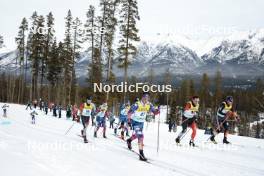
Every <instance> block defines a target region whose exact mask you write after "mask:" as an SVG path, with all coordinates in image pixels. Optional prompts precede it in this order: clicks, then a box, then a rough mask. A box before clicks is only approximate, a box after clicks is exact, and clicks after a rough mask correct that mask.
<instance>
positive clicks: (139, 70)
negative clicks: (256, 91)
mask: <svg viewBox="0 0 264 176" xmlns="http://www.w3.org/2000/svg"><path fill="white" fill-rule="evenodd" d="M137 47H138V53H137V55H136V56H135V57H134V59H133V60H132V61H131V65H130V66H129V73H130V75H135V76H146V75H147V74H148V73H149V71H150V69H151V68H152V69H153V70H154V72H155V75H158V74H161V73H164V72H165V71H166V70H168V69H170V72H171V73H172V74H181V75H183V74H202V73H205V72H206V73H208V74H214V73H215V71H216V70H217V69H220V70H221V71H222V73H223V75H224V76H230V75H232V77H234V76H235V77H236V76H239V75H252V76H261V75H264V29H260V30H256V31H250V32H235V33H233V34H232V35H229V36H222V37H219V36H218V37H213V38H210V39H208V40H192V39H190V38H188V37H186V36H180V35H166V36H162V35H158V36H157V38H155V39H153V38H152V39H145V40H142V41H141V42H140V43H139V45H138V46H137ZM1 50H3V49H1ZM1 50H0V66H1V70H14V69H15V68H16V67H17V65H15V63H16V62H15V60H16V52H15V51H4V52H1ZM115 53H116V54H115V55H116V57H115V59H114V66H113V68H114V73H115V74H116V76H123V70H122V69H120V68H118V62H117V61H118V54H117V52H115ZM90 55H91V54H90V52H89V51H84V52H82V53H81V57H80V58H79V59H78V60H77V61H76V65H75V68H76V73H77V75H78V76H79V77H83V76H86V75H87V65H88V64H89V63H90V59H91V57H90ZM103 64H105V65H106V62H103Z"/></svg>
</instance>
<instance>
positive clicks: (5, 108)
mask: <svg viewBox="0 0 264 176" xmlns="http://www.w3.org/2000/svg"><path fill="white" fill-rule="evenodd" d="M7 108H9V105H7V104H4V105H3V106H2V109H3V117H7V115H6V114H7Z"/></svg>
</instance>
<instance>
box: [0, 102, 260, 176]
mask: <svg viewBox="0 0 264 176" xmlns="http://www.w3.org/2000/svg"><path fill="white" fill-rule="evenodd" d="M1 105H2V104H1V103H0V106H1ZM29 113H30V111H27V110H25V106H21V105H15V104H10V108H9V109H8V118H7V119H8V120H9V121H10V122H11V124H8V125H1V124H0V155H1V157H3V158H5V159H4V160H2V161H0V165H1V166H3V169H2V172H1V170H0V173H3V175H5V176H13V175H19V174H20V175H22V176H24V175H25V176H33V175H39V176H44V175H45V176H65V175H67V176H78V175H83V174H84V173H87V174H89V175H99V176H103V175H105V174H106V173H107V175H108V176H116V175H123V174H122V173H126V175H128V176H130V175H139V174H142V173H144V174H146V173H148V174H147V175H153V176H160V175H163V176H208V175H209V176H211V175H212V176H221V175H222V174H223V173H227V172H228V174H229V175H239V176H240V175H241V176H253V175H254V176H255V175H256V176H262V175H264V169H263V166H262V165H261V162H262V161H263V160H264V150H263V148H264V147H263V146H264V142H263V140H255V139H252V138H243V137H237V136H232V137H231V140H234V142H236V143H237V145H236V144H234V146H233V147H236V149H237V150H234V151H225V150H224V149H223V150H212V149H206V148H200V147H198V148H190V147H189V148H188V147H176V145H175V141H174V140H175V137H176V135H177V134H178V132H179V131H180V130H178V132H177V133H168V132H167V126H166V125H163V124H162V125H161V128H160V130H161V138H162V140H161V144H160V145H161V147H160V151H159V155H157V153H156V138H157V136H156V135H157V128H156V127H157V124H156V123H149V124H148V126H147V128H146V129H145V155H146V157H147V158H149V160H150V162H151V163H150V164H149V163H146V162H142V161H139V160H138V155H137V154H135V153H133V152H130V151H128V149H127V148H126V147H127V146H126V142H125V141H122V140H121V139H119V138H118V137H116V136H114V135H111V134H112V133H113V130H112V129H109V128H108V129H107V137H108V138H107V139H104V138H102V130H100V131H99V132H98V138H94V137H93V130H94V127H92V126H91V124H90V127H89V128H88V129H87V134H88V141H89V143H88V144H84V143H83V140H82V138H80V137H78V136H77V135H76V134H80V130H81V129H82V125H81V124H80V123H76V124H75V125H74V126H73V128H72V129H71V131H70V132H69V133H68V134H67V135H65V132H66V131H67V129H68V128H69V127H70V126H71V125H72V124H73V122H72V121H71V120H66V119H65V118H62V119H58V118H54V117H52V116H51V115H47V116H46V115H44V112H40V111H39V115H38V116H37V117H36V125H32V124H31V123H30V122H31V118H30V115H29ZM64 113H65V112H63V116H65V115H64ZM49 114H50V112H49ZM0 120H1V118H0ZM107 125H108V124H107ZM179 129H180V128H179ZM189 135H190V134H187V135H186V136H189ZM197 136H198V137H197V138H199V140H197V144H198V146H199V145H201V144H202V141H205V140H206V139H207V138H208V136H206V135H203V132H202V131H199V132H198V134H197ZM185 138H186V139H184V140H183V141H182V143H183V144H185V143H186V144H187V143H188V137H185ZM220 139H221V136H218V137H217V140H219V141H220ZM240 141H241V144H240ZM247 141H252V142H253V143H250V145H247ZM30 142H33V143H34V142H36V143H40V144H44V145H45V144H46V143H48V144H49V143H54V142H61V143H63V144H73V145H76V146H77V145H78V146H80V147H83V148H81V149H77V148H74V149H71V150H49V149H48V150H45V149H43V150H38V149H37V148H29V146H28V145H29V143H30ZM1 144H2V145H1ZM217 145H219V146H223V145H220V144H217ZM205 146H207V145H205ZM166 147H168V148H166ZM133 148H134V149H135V150H137V142H136V140H135V141H134V142H133ZM11 168H14V169H11ZM128 170H131V171H128ZM119 172H120V173H119ZM1 175H2V174H1Z"/></svg>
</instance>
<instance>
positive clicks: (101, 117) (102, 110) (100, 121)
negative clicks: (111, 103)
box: [94, 103, 109, 138]
mask: <svg viewBox="0 0 264 176" xmlns="http://www.w3.org/2000/svg"><path fill="white" fill-rule="evenodd" d="M107 109H108V106H107V103H103V104H102V105H101V106H99V112H97V113H96V116H95V117H96V126H95V128H94V137H97V131H98V130H99V129H100V127H101V128H103V137H104V138H106V118H108V117H109V113H108V112H107Z"/></svg>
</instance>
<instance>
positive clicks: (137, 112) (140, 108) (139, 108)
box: [127, 92, 160, 161]
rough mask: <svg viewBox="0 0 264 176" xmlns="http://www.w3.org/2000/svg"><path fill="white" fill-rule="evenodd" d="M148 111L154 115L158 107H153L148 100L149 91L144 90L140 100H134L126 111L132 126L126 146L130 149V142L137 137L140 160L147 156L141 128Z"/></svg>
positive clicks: (157, 112)
mask: <svg viewBox="0 0 264 176" xmlns="http://www.w3.org/2000/svg"><path fill="white" fill-rule="evenodd" d="M148 112H153V113H154V115H157V114H159V113H160V111H159V108H158V109H155V107H154V106H153V105H152V104H151V103H150V102H149V93H147V92H144V93H143V96H142V99H141V101H137V102H135V104H133V105H132V106H131V108H130V110H129V112H128V118H129V120H131V125H132V128H133V134H132V136H131V137H130V138H129V139H127V146H128V148H129V149H130V150H131V149H132V145H131V142H132V141H133V140H134V139H136V138H137V139H138V148H139V159H140V160H141V161H147V158H146V157H145V155H144V152H143V140H144V134H143V128H144V122H145V119H146V115H147V113H148ZM131 116H132V117H131Z"/></svg>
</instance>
